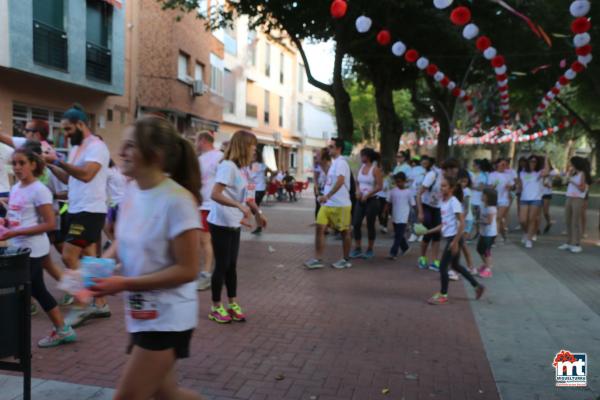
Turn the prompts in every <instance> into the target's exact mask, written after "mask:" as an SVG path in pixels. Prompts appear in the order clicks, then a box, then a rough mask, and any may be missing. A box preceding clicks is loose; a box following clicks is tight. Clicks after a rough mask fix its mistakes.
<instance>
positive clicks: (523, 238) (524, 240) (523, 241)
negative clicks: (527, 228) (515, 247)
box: [521, 234, 527, 244]
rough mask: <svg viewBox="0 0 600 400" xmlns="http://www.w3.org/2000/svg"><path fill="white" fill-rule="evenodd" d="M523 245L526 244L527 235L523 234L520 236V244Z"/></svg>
mask: <svg viewBox="0 0 600 400" xmlns="http://www.w3.org/2000/svg"><path fill="white" fill-rule="evenodd" d="M525 243H527V235H525V234H524V235H523V236H521V244H525Z"/></svg>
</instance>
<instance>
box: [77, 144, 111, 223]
mask: <svg viewBox="0 0 600 400" xmlns="http://www.w3.org/2000/svg"><path fill="white" fill-rule="evenodd" d="M90 162H94V163H97V164H100V170H99V171H98V172H97V173H96V176H94V178H93V179H92V180H91V181H89V182H87V183H86V182H83V181H80V180H79V179H75V178H74V177H72V176H69V213H70V214H75V213H80V212H84V211H85V212H89V213H101V214H105V213H106V210H107V207H106V181H107V177H108V163H109V162H110V153H109V151H108V147H106V144H105V143H104V142H103V141H102V140H100V139H99V138H97V137H96V136H94V135H92V136H90V137H88V138H87V139H85V140H84V141H83V143H81V145H80V146H75V147H73V148H72V149H71V151H69V158H68V163H69V164H73V165H75V166H76V167H83V166H84V165H85V164H87V163H90Z"/></svg>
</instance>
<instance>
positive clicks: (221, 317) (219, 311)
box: [208, 304, 231, 324]
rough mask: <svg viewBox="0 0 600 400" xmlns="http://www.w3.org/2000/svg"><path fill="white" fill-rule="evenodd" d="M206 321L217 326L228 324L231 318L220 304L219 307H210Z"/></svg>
mask: <svg viewBox="0 0 600 400" xmlns="http://www.w3.org/2000/svg"><path fill="white" fill-rule="evenodd" d="M208 319H210V320H211V321H215V322H216V323H219V324H228V323H230V322H231V317H230V316H229V313H228V312H227V310H225V307H223V305H222V304H221V305H220V306H219V307H214V306H213V307H211V309H210V314H208Z"/></svg>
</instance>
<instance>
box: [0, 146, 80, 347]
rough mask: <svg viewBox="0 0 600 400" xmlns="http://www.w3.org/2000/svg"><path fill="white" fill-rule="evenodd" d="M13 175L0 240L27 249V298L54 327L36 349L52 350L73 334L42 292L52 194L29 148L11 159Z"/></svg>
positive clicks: (39, 161)
mask: <svg viewBox="0 0 600 400" xmlns="http://www.w3.org/2000/svg"><path fill="white" fill-rule="evenodd" d="M12 166H13V172H14V174H15V176H16V178H17V179H18V182H17V183H16V184H15V185H14V186H13V187H12V189H11V191H10V197H9V201H8V213H7V215H6V219H5V220H3V224H4V225H3V226H2V227H0V240H3V241H4V240H8V241H9V244H10V245H11V246H12V247H20V248H28V249H30V251H31V252H30V254H29V268H30V271H31V272H30V273H31V295H32V297H33V298H34V299H36V300H37V301H38V303H40V305H41V306H42V308H43V309H44V311H45V312H46V314H47V315H48V318H49V319H50V321H52V324H53V325H54V328H53V329H52V332H51V333H50V335H49V336H47V337H45V338H43V339H42V340H40V341H39V342H38V346H39V347H55V346H58V345H61V344H66V343H70V342H74V341H75V339H76V335H75V331H73V329H72V328H71V327H70V326H68V325H66V324H65V322H64V319H63V316H62V313H61V312H60V309H59V308H58V304H57V303H56V300H54V297H52V295H51V294H50V293H49V292H48V289H46V285H45V283H44V269H43V267H42V263H43V260H44V258H45V257H47V256H48V255H49V254H50V241H49V240H48V236H47V234H46V233H47V232H51V231H53V230H54V229H55V228H56V220H55V217H54V210H53V208H52V193H50V190H49V189H48V188H47V187H46V186H45V185H44V184H43V183H41V182H40V181H39V180H38V179H37V178H38V177H39V176H40V175H42V173H43V172H44V168H45V166H44V161H42V159H41V157H40V155H38V154H36V153H35V152H34V151H33V150H32V149H31V148H30V147H20V148H18V149H17V150H15V152H14V153H13V155H12Z"/></svg>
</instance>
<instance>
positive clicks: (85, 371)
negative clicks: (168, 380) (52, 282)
mask: <svg viewBox="0 0 600 400" xmlns="http://www.w3.org/2000/svg"><path fill="white" fill-rule="evenodd" d="M311 206H312V202H310V201H308V200H305V201H303V202H301V203H299V204H294V205H289V204H281V205H277V206H275V207H268V208H266V213H267V215H269V216H270V217H271V226H272V228H271V230H270V231H271V232H275V233H283V232H286V233H296V234H305V235H310V234H311V232H312V228H310V227H309V224H310V223H311V222H312V215H311V212H310V210H309V208H310V207H311ZM296 207H299V208H300V209H299V210H290V208H296ZM278 208H280V209H279V210H278ZM304 242H306V241H303V243H284V242H277V243H272V244H270V245H269V244H268V243H266V242H264V241H262V242H249V241H245V242H243V244H242V249H241V254H240V263H239V266H238V271H239V286H240V287H239V297H240V301H241V302H242V304H243V305H244V306H245V308H246V310H247V312H248V314H249V320H248V322H246V323H244V324H233V325H230V326H218V325H216V324H214V323H211V322H209V321H208V320H207V319H206V318H205V315H206V314H207V312H208V307H209V301H210V296H209V293H206V292H202V293H200V304H201V322H200V325H199V327H198V329H197V330H196V332H195V335H194V340H193V346H192V353H193V354H192V357H191V358H189V359H187V360H184V361H182V362H181V363H179V374H180V377H181V382H182V384H183V385H185V386H188V387H192V388H194V389H197V390H198V391H200V392H201V393H204V394H206V395H207V396H208V397H209V398H211V399H219V400H225V399H277V400H280V399H319V400H334V399H339V400H342V399H343V400H348V399H357V400H358V399H360V400H363V399H380V398H381V399H384V398H385V399H407V400H408V399H497V398H498V394H497V390H496V386H495V383H494V381H493V379H492V374H491V371H490V367H489V364H488V361H487V359H486V356H485V352H484V350H483V346H482V343H481V339H480V337H479V332H478V330H477V327H476V325H475V321H474V317H473V314H472V312H471V310H470V307H469V302H468V298H469V297H471V296H472V294H471V293H468V294H466V293H465V291H464V289H463V287H462V285H460V284H455V285H454V287H453V288H452V290H453V293H454V299H455V302H454V305H453V306H451V307H446V308H434V307H431V306H428V305H427V304H425V302H424V300H425V299H426V298H427V297H428V296H430V295H431V293H433V292H434V291H435V290H436V289H437V288H438V285H439V283H438V282H439V278H438V277H437V276H436V274H434V273H431V272H427V271H425V272H423V271H418V270H417V269H416V268H414V264H415V256H414V255H412V256H408V257H406V258H404V259H403V260H402V261H399V262H396V263H392V262H388V261H387V260H384V259H383V257H379V258H376V259H374V260H372V261H369V262H361V263H357V265H355V267H354V268H352V269H350V270H344V271H337V270H333V269H324V270H319V271H307V270H305V269H304V268H303V267H301V264H302V262H303V261H304V260H305V259H307V258H309V257H310V256H311V255H312V245H310V244H307V243H304ZM269 246H270V247H269ZM339 247H340V244H339V242H335V241H334V240H333V239H332V240H331V245H330V246H329V248H328V254H327V256H328V259H330V260H335V258H336V257H339ZM383 254H384V252H383V251H380V255H381V256H383ZM57 295H58V293H57ZM109 302H110V305H111V307H112V310H113V313H114V316H113V317H112V318H111V319H109V320H104V321H93V322H91V323H89V324H88V325H86V326H84V327H82V328H80V329H79V330H78V335H79V338H80V340H79V342H78V343H76V344H73V345H69V346H64V347H61V348H56V349H50V350H38V349H35V350H34V355H33V366H34V376H35V377H36V378H43V379H52V380H60V381H66V382H73V383H79V384H84V385H95V386H101V387H114V385H115V383H116V380H117V378H118V376H119V374H120V372H121V369H122V367H123V363H124V362H125V357H126V356H125V354H124V350H125V346H126V341H127V335H126V333H125V331H124V324H123V315H122V314H123V313H122V302H121V300H120V299H119V298H116V297H115V298H111V299H110V300H109ZM47 329H48V321H47V320H46V318H45V316H44V315H37V316H35V317H34V318H33V339H34V341H35V340H36V339H38V338H39V337H40V336H42V335H43V334H44V333H46V331H47ZM384 392H385V393H387V394H383V393H384Z"/></svg>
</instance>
